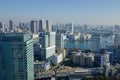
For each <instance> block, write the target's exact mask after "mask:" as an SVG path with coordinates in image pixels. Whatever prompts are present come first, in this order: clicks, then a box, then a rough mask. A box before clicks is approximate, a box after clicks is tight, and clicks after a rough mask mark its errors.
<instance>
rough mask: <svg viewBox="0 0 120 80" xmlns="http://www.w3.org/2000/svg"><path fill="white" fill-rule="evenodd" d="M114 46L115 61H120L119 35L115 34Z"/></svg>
mask: <svg viewBox="0 0 120 80" xmlns="http://www.w3.org/2000/svg"><path fill="white" fill-rule="evenodd" d="M114 46H115V56H116V59H117V60H116V61H117V62H119V63H120V35H115V39H114Z"/></svg>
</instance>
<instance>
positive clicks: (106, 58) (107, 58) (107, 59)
mask: <svg viewBox="0 0 120 80" xmlns="http://www.w3.org/2000/svg"><path fill="white" fill-rule="evenodd" d="M107 63H110V55H109V54H107V53H104V54H103V55H102V56H101V67H102V68H103V66H104V65H106V64H107Z"/></svg>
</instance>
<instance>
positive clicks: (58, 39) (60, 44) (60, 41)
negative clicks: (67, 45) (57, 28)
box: [55, 33, 64, 49]
mask: <svg viewBox="0 0 120 80" xmlns="http://www.w3.org/2000/svg"><path fill="white" fill-rule="evenodd" d="M63 37H64V35H63V34H62V33H56V43H55V44H56V48H58V49H64V39H63Z"/></svg>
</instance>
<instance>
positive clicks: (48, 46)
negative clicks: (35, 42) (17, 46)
mask: <svg viewBox="0 0 120 80" xmlns="http://www.w3.org/2000/svg"><path fill="white" fill-rule="evenodd" d="M39 43H40V44H41V60H42V61H44V60H47V59H50V58H51V57H52V56H53V54H55V32H47V33H41V34H40V35H39Z"/></svg>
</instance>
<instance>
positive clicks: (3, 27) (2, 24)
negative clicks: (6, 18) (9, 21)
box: [0, 22, 5, 32]
mask: <svg viewBox="0 0 120 80" xmlns="http://www.w3.org/2000/svg"><path fill="white" fill-rule="evenodd" d="M0 31H2V32H5V24H4V23H3V22H1V23H0Z"/></svg>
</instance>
